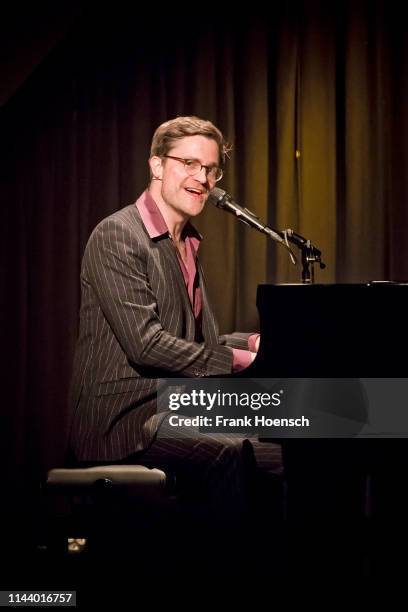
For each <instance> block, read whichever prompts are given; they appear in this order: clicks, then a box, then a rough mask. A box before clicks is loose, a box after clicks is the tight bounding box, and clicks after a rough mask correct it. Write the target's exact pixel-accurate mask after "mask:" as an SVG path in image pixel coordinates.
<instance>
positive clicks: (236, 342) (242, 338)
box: [220, 332, 253, 350]
mask: <svg viewBox="0 0 408 612" xmlns="http://www.w3.org/2000/svg"><path fill="white" fill-rule="evenodd" d="M252 334H253V332H250V333H244V332H234V333H232V334H224V335H222V336H220V344H222V345H224V346H230V347H231V348H237V349H243V350H248V339H249V337H250V336H252Z"/></svg>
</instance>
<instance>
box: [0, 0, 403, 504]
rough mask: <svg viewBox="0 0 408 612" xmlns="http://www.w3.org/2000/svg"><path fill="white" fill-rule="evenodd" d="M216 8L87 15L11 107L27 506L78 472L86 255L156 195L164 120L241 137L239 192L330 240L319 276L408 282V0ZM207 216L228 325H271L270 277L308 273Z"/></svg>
mask: <svg viewBox="0 0 408 612" xmlns="http://www.w3.org/2000/svg"><path fill="white" fill-rule="evenodd" d="M198 9H199V7H197V8H195V9H194V12H192V11H191V7H185V6H183V5H182V4H180V5H178V9H177V12H175V9H174V7H173V9H172V11H171V12H166V11H165V10H164V9H158V10H157V11H156V12H154V11H153V9H152V10H151V11H149V10H148V9H144V12H143V14H142V13H141V12H140V9H126V10H125V9H120V6H118V7H117V8H115V5H112V7H111V9H110V11H111V12H110V13H108V12H105V13H103V11H102V9H98V11H99V12H98V14H97V15H95V14H94V13H92V12H91V11H89V12H86V11H85V12H84V13H83V14H82V15H81V16H80V17H79V18H78V19H77V21H76V22H75V23H74V25H73V26H72V27H71V30H70V32H69V33H68V34H67V35H66V36H65V38H64V40H62V41H60V42H59V43H58V45H57V46H56V47H55V48H54V49H53V51H52V53H50V54H49V55H48V57H47V58H46V60H44V61H43V62H42V63H41V64H40V65H38V67H37V69H36V70H35V71H34V72H33V73H32V74H31V76H30V78H28V79H27V80H26V82H25V83H24V85H23V86H21V87H20V89H19V90H18V91H17V92H16V93H15V94H14V95H13V96H12V97H11V98H10V99H9V100H8V102H7V104H5V106H4V107H3V109H2V112H1V150H2V162H1V178H2V232H1V235H2V240H1V254H2V268H1V284H2V314H3V323H2V329H3V342H2V347H3V350H2V359H3V367H2V372H3V374H4V382H3V388H5V389H6V392H5V394H3V399H2V411H1V412H2V426H1V429H2V433H3V441H2V451H3V453H4V460H3V465H6V466H7V469H6V475H5V482H4V481H3V484H4V491H7V492H8V493H9V495H8V496H6V497H7V499H8V501H9V502H10V503H11V505H12V504H13V503H14V500H15V499H18V498H19V495H20V494H22V495H24V496H25V495H26V494H27V490H29V489H30V487H32V486H35V485H36V483H38V481H39V479H40V477H41V475H42V474H44V471H45V470H46V469H47V468H49V467H51V466H55V465H58V464H60V463H61V461H62V457H63V447H64V440H65V435H66V429H67V401H66V399H67V391H68V385H69V378H70V369H71V361H72V356H73V350H74V345H75V340H76V335H77V329H78V312H79V305H80V296H79V269H80V261H81V255H82V252H83V249H84V246H85V244H86V241H87V239H88V237H89V234H90V232H91V230H92V229H93V227H94V226H95V225H96V223H97V222H98V221H99V220H101V219H102V218H103V217H105V216H106V215H108V214H110V213H111V212H113V211H115V210H117V209H118V208H121V207H122V206H124V205H126V204H128V203H131V202H133V201H134V200H135V199H136V198H137V196H138V195H139V194H140V192H141V191H142V190H143V189H144V188H145V186H146V184H147V181H148V171H147V158H148V156H149V147H150V141H151V137H152V134H153V131H154V129H155V128H156V127H157V126H158V125H159V124H160V123H161V122H162V121H164V120H166V119H168V118H170V117H174V116H176V115H180V114H196V115H199V116H202V117H205V118H208V119H210V120H212V121H214V122H215V123H216V124H217V125H218V126H219V127H220V128H221V129H222V130H223V132H224V133H225V134H226V135H228V137H229V139H230V141H231V142H232V144H233V147H234V148H233V151H232V153H231V157H230V160H229V162H228V168H227V173H226V177H225V179H223V181H222V186H223V187H224V188H226V189H227V190H229V191H230V192H231V193H233V194H234V196H236V199H237V201H238V202H241V203H243V204H244V205H245V206H247V207H248V208H250V209H252V210H253V211H255V212H256V213H257V214H258V215H259V216H260V217H261V218H263V219H264V220H265V221H267V222H269V223H270V224H271V225H273V226H275V227H278V228H280V229H283V228H285V227H292V228H293V229H295V230H296V231H297V232H299V233H301V234H304V235H305V236H307V237H308V238H310V239H311V240H312V241H313V243H315V244H316V245H317V246H318V247H319V248H320V249H321V250H322V251H323V254H324V260H325V263H326V264H327V269H326V270H325V271H324V272H323V271H317V280H318V281H320V282H361V281H367V280H371V279H379V280H381V279H405V278H407V277H408V241H407V240H406V228H407V227H408V212H407V207H406V198H407V192H408V174H407V172H406V166H407V155H408V119H407V114H406V112H405V108H406V107H407V104H408V88H407V69H408V57H407V49H408V43H407V36H406V25H405V20H404V18H403V15H402V9H400V8H399V6H398V4H397V3H396V2H393V1H388V2H385V1H381V0H378V1H367V2H363V1H359V2H355V1H353V2H352V1H349V2H346V1H344V2H337V3H336V2H335V3H326V2H323V1H321V2H319V1H315V2H312V1H307V0H304V1H303V2H301V1H299V2H287V3H280V4H277V5H276V8H275V5H274V7H273V8H271V9H269V12H268V13H266V11H263V10H261V9H259V11H258V12H256V11H255V8H254V10H253V11H252V12H249V13H248V11H247V12H246V13H245V14H244V13H240V12H239V11H237V10H236V9H233V8H231V9H229V10H227V9H222V8H220V7H218V6H216V5H211V6H210V5H203V6H202V7H201V10H198ZM210 9H211V10H210ZM197 225H198V227H199V229H200V231H201V232H202V233H203V234H204V235H205V240H204V241H203V246H202V262H203V265H204V269H205V270H206V276H207V282H208V285H209V288H210V292H211V294H212V298H213V302H214V305H215V309H216V311H217V313H218V316H219V320H220V323H221V328H222V330H223V331H228V330H229V331H232V330H233V329H238V330H241V331H246V330H251V329H256V328H257V326H258V318H257V312H256V308H255V298H256V288H257V285H258V284H259V283H264V282H283V281H299V280H300V270H299V268H294V267H293V266H292V264H291V263H290V262H289V260H288V258H287V255H286V253H285V251H284V250H283V249H281V248H280V247H279V246H278V245H276V244H275V243H268V242H267V240H266V238H264V237H263V236H262V235H261V234H258V233H256V232H254V231H252V230H250V229H249V228H246V227H244V226H242V225H240V224H237V223H236V221H235V220H234V219H232V218H230V217H228V216H227V215H225V214H223V213H222V212H221V211H219V210H217V209H211V210H206V211H205V213H204V214H203V216H202V218H201V219H199V221H198V223H197ZM348 311H349V307H348V305H346V304H345V305H344V312H345V316H349V315H347V312H348ZM270 316H271V318H272V319H273V316H274V314H273V312H271V313H270ZM275 323H276V325H281V324H282V322H281V321H276V322H275ZM373 333H375V330H373Z"/></svg>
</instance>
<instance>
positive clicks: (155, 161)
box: [149, 155, 163, 179]
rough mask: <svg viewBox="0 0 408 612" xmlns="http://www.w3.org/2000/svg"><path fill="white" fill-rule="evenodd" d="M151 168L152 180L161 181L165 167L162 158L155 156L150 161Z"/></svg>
mask: <svg viewBox="0 0 408 612" xmlns="http://www.w3.org/2000/svg"><path fill="white" fill-rule="evenodd" d="M149 166H150V171H151V173H152V178H154V179H161V178H162V174H163V165H162V159H161V157H158V156H157V155H153V157H151V158H150V159H149Z"/></svg>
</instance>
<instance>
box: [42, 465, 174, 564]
mask: <svg viewBox="0 0 408 612" xmlns="http://www.w3.org/2000/svg"><path fill="white" fill-rule="evenodd" d="M42 499H43V506H45V509H44V511H43V512H42V516H43V518H42V525H41V538H42V546H43V548H45V549H46V550H48V551H50V552H52V553H55V552H58V553H63V554H64V553H67V552H72V551H73V549H72V546H71V548H70V546H69V543H68V540H71V545H72V540H85V541H86V547H87V548H89V547H90V546H93V547H96V548H97V549H98V550H100V549H103V548H105V543H106V542H110V541H112V530H113V529H114V541H115V542H116V543H117V545H119V543H121V544H124V543H126V542H128V543H130V541H131V540H132V536H136V537H137V539H138V541H139V544H140V534H141V533H143V532H144V531H146V528H147V526H148V523H149V524H151V523H152V521H154V520H155V518H154V517H155V516H156V518H157V513H160V514H161V513H163V512H164V513H166V512H167V509H168V506H170V505H172V504H173V503H174V498H173V496H172V482H171V480H170V479H168V477H167V476H166V474H165V473H164V472H163V471H162V470H159V469H156V468H154V469H149V468H147V467H145V466H142V465H102V466H93V467H86V468H70V469H66V468H55V469H51V470H49V472H48V473H47V476H46V478H45V481H44V482H43V484H42ZM170 514H171V513H170Z"/></svg>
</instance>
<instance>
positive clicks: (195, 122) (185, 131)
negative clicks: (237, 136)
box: [150, 116, 231, 165]
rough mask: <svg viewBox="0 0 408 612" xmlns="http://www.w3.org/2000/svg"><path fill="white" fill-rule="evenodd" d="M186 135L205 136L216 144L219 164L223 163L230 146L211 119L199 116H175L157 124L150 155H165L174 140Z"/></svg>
mask: <svg viewBox="0 0 408 612" xmlns="http://www.w3.org/2000/svg"><path fill="white" fill-rule="evenodd" d="M186 136H206V137H207V138H212V139H213V140H215V142H216V143H217V144H218V148H219V151H220V159H221V164H222V165H224V164H225V160H226V158H227V157H228V153H229V151H230V150H231V146H230V145H229V144H228V143H227V141H226V140H225V138H224V136H223V134H222V132H221V131H220V130H219V129H218V128H217V127H215V125H214V124H213V123H211V121H208V120H206V119H200V118H199V117H194V116H192V117H176V118H175V119H170V120H169V121H166V122H165V123H162V124H161V125H159V127H158V128H157V130H156V131H155V133H154V134H153V139H152V146H151V148H150V157H153V155H157V156H158V157H163V156H164V155H167V154H168V153H169V151H170V150H171V149H172V147H173V146H174V144H175V142H176V141H177V140H179V139H180V138H185V137H186Z"/></svg>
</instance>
